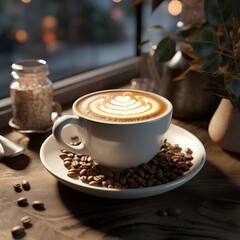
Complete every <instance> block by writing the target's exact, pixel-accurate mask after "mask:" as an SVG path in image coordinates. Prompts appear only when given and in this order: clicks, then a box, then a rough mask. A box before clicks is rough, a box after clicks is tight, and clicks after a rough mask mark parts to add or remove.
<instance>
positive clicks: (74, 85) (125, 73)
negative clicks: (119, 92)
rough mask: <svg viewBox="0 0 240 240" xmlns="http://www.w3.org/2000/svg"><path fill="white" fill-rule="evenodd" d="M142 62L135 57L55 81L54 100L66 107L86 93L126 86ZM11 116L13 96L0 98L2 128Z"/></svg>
mask: <svg viewBox="0 0 240 240" xmlns="http://www.w3.org/2000/svg"><path fill="white" fill-rule="evenodd" d="M140 63H141V57H133V58H130V59H127V60H124V61H121V62H118V63H114V64H111V65H108V66H105V67H101V68H97V69H95V70H91V71H87V72H85V73H81V74H78V75H74V76H72V77H68V78H65V79H62V80H60V81H57V82H54V83H53V89H54V95H53V100H54V101H57V102H59V103H60V104H61V105H62V107H63V109H65V106H67V107H69V104H70V105H71V104H72V103H73V102H74V100H76V99H77V98H79V97H81V96H82V95H84V94H87V93H90V92H93V91H98V90H103V89H109V88H119V87H122V86H124V85H125V86H126V85H127V84H128V83H129V81H130V79H132V78H134V77H137V76H139V74H140ZM11 117H12V109H11V98H10V97H7V98H4V99H0V119H1V121H0V128H3V127H6V126H7V125H8V122H9V120H10V119H11Z"/></svg>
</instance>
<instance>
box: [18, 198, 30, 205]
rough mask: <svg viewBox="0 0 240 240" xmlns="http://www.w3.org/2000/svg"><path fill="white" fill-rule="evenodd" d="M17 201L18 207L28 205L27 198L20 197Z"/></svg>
mask: <svg viewBox="0 0 240 240" xmlns="http://www.w3.org/2000/svg"><path fill="white" fill-rule="evenodd" d="M17 203H18V206H20V207H26V206H27V205H28V200H27V198H25V197H21V198H19V199H18V201H17Z"/></svg>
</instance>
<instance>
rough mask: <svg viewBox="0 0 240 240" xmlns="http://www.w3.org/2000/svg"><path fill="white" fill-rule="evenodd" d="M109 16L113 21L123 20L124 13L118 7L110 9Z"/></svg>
mask: <svg viewBox="0 0 240 240" xmlns="http://www.w3.org/2000/svg"><path fill="white" fill-rule="evenodd" d="M109 16H110V17H111V18H112V19H113V20H118V19H120V18H121V16H122V12H121V9H120V8H118V7H113V8H111V9H110V11H109Z"/></svg>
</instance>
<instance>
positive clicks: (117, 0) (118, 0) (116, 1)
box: [112, 0, 122, 3]
mask: <svg viewBox="0 0 240 240" xmlns="http://www.w3.org/2000/svg"><path fill="white" fill-rule="evenodd" d="M112 1H113V2H115V3H120V2H121V1H122V0H112Z"/></svg>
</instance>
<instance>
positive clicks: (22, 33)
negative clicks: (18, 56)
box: [15, 29, 28, 43]
mask: <svg viewBox="0 0 240 240" xmlns="http://www.w3.org/2000/svg"><path fill="white" fill-rule="evenodd" d="M15 39H16V41H17V42H19V43H24V42H26V41H27V40H28V33H27V31H26V30H24V29H19V30H17V31H16V34H15Z"/></svg>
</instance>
